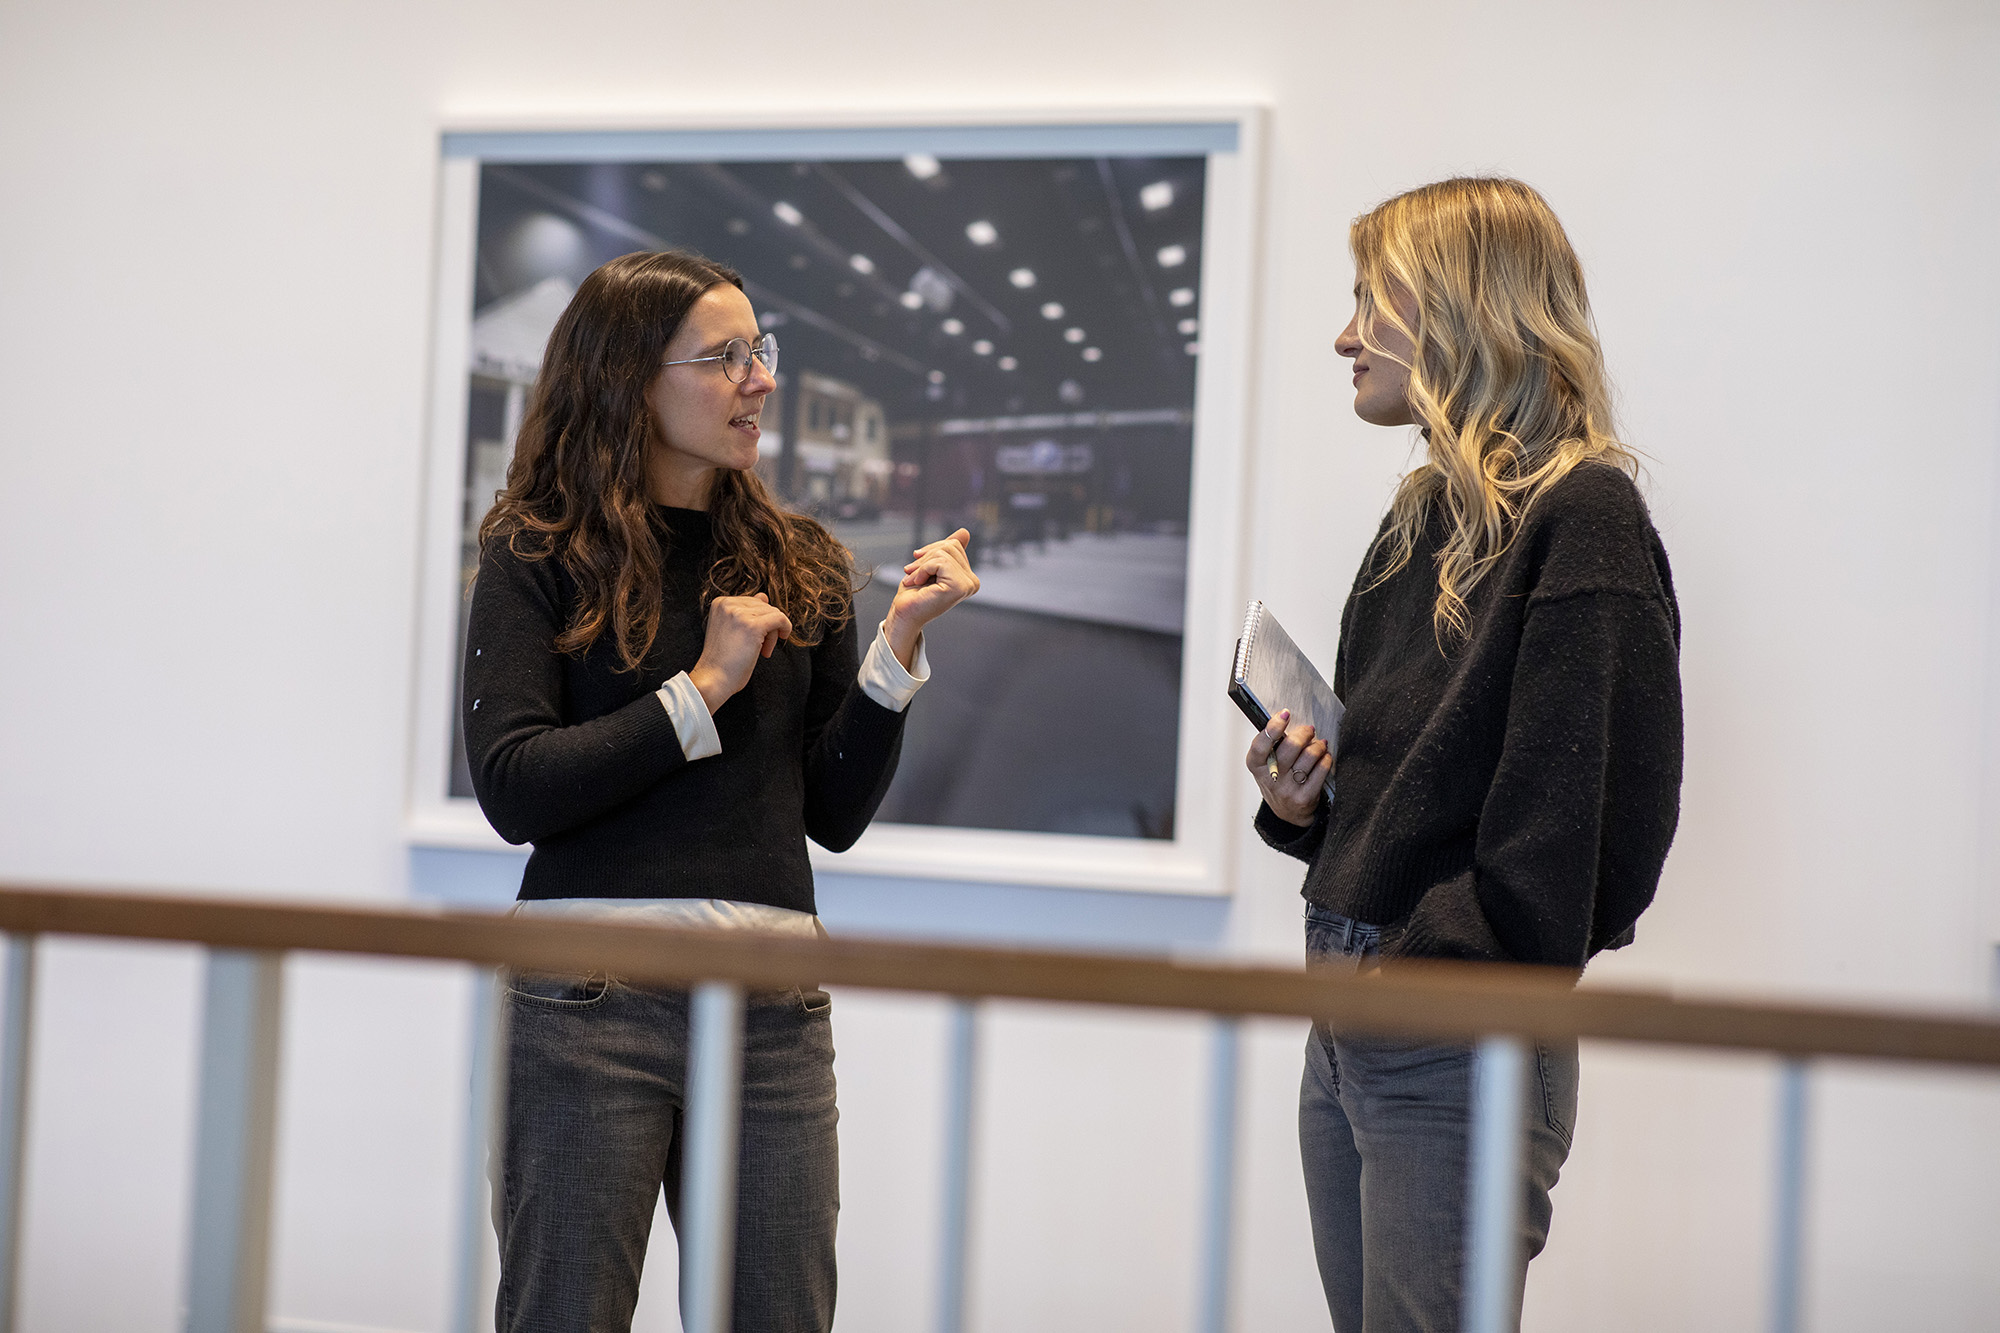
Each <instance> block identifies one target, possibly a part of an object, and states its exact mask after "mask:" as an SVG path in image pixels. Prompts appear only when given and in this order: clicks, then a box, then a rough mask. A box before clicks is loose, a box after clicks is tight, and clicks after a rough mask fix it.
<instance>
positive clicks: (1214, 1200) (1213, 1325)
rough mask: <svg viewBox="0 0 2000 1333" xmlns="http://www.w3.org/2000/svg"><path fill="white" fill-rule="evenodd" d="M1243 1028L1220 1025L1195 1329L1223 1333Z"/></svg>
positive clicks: (1236, 1022) (1235, 1023) (1213, 1063)
mask: <svg viewBox="0 0 2000 1333" xmlns="http://www.w3.org/2000/svg"><path fill="white" fill-rule="evenodd" d="M1242 1030H1243V1023H1242V1020H1241V1019H1237V1018H1223V1017H1220V1016H1218V1017H1217V1018H1216V1019H1215V1035H1214V1047H1213V1050H1212V1053H1211V1055H1210V1057H1209V1059H1210V1063H1209V1075H1208V1079H1209V1082H1208V1180H1207V1182H1206V1184H1207V1198H1206V1200H1205V1203H1204V1207H1203V1209H1202V1245H1201V1287H1200V1290H1199V1292H1198V1293H1197V1297H1196V1305H1195V1312H1196V1313H1195V1319H1196V1323H1195V1327H1196V1328H1197V1329H1199V1330H1200V1331H1201V1333H1223V1330H1225V1329H1226V1328H1227V1327H1228V1326H1229V1262H1230V1256H1231V1253H1232V1251H1233V1249H1234V1247H1233V1245H1232V1243H1231V1242H1232V1240H1233V1238H1234V1235H1235V1203H1236V1115H1237V1084H1238V1082H1239V1078H1240V1074H1241V1072H1242V1063H1243V1056H1242Z"/></svg>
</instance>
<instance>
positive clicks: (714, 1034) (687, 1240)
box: [681, 981, 743, 1333]
mask: <svg viewBox="0 0 2000 1333" xmlns="http://www.w3.org/2000/svg"><path fill="white" fill-rule="evenodd" d="M742 1096H743V988H742V987H741V986H738V985H735V984H734V983H732V982H726V981H705V982H703V983H702V984H701V985H699V986H696V987H695V988H694V998H693V1001H692V1003H691V1005H690V1006H689V1011H688V1087H687V1131H686V1132H687V1152H686V1155H685V1157H684V1159H683V1160H684V1162H685V1165H684V1167H683V1169H682V1180H681V1221H682V1225H683V1226H685V1227H686V1228H687V1230H686V1232H685V1234H684V1236H683V1237H682V1241H681V1255H682V1260H683V1265H682V1270H681V1271H682V1277H681V1323H682V1326H683V1327H684V1328H685V1329H686V1330H687V1333H728V1329H729V1306H730V1300H731V1298H732V1297H733V1296H734V1295H735V1280H736V1144H737V1134H738V1131H739V1129H740V1128H741V1119H742Z"/></svg>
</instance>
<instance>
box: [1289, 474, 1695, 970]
mask: <svg viewBox="0 0 2000 1333" xmlns="http://www.w3.org/2000/svg"><path fill="white" fill-rule="evenodd" d="M1442 531H1443V527H1442V523H1441V521H1440V520H1439V518H1438V516H1437V514H1436V513H1435V512H1434V513H1433V515H1432V518H1431V522H1430V524H1429V526H1428V528H1427V530H1426V531H1425V533H1424V535H1423V538H1422V540H1421V541H1420V542H1419V543H1418V545H1417V548H1416V551H1415V553H1414V554H1413V555H1412V556H1411V558H1410V561H1409V563H1408V564H1407V565H1405V566H1404V567H1403V568H1402V569H1401V570H1399V571H1397V572H1396V573H1395V574H1394V575H1392V576H1391V577H1390V578H1389V579H1388V581H1387V582H1385V583H1383V584H1381V585H1380V586H1379V587H1371V586H1370V585H1371V584H1372V583H1373V582H1374V578H1375V572H1376V570H1377V569H1379V568H1380V565H1379V564H1378V563H1377V562H1379V561H1381V560H1383V559H1384V557H1383V556H1382V555H1381V554H1380V549H1379V547H1378V548H1377V549H1376V552H1375V553H1374V554H1371V557H1370V559H1369V560H1367V561H1364V562H1363V565H1362V570H1361V573H1360V575H1359V576H1358V577H1357V578H1356V580H1355V584H1354V590H1353V591H1352V592H1351V593H1350V594H1349V596H1348V599H1347V607H1346V610H1345V611H1344V612H1343V614H1342V616H1341V627H1340V653H1339V658H1338V660H1337V663H1336V665H1335V668H1334V689H1335V691H1336V692H1337V693H1338V694H1339V695H1340V696H1341V699H1342V700H1343V702H1345V704H1346V705H1347V715H1346V717H1345V718H1344V719H1343V721H1342V723H1341V728H1340V739H1339V750H1338V753H1337V755H1336V757H1335V760H1334V774H1333V776H1334V796H1333V799H1332V801H1331V802H1330V803H1329V802H1325V801H1322V802H1321V804H1320V811H1319V816H1318V819H1317V821H1316V822H1315V823H1314V824H1313V825H1312V827H1311V828H1309V829H1301V828H1299V827H1297V826H1296V825H1293V824H1288V823H1286V822H1285V821H1283V820H1281V819H1279V818H1277V816H1276V815H1274V814H1273V813H1272V812H1271V809H1270V807H1269V806H1265V807H1263V808H1262V809H1260V810H1259V811H1258V813H1257V829H1258V831H1259V833H1261V834H1262V835H1263V837H1264V840H1265V841H1266V842H1268V843H1270V845H1271V846H1273V847H1275V848H1277V849H1278V850H1280V851H1283V852H1288V853H1290V854H1291V855H1293V856H1296V857H1299V858H1300V859H1301V860H1304V861H1307V862H1308V863H1309V864H1310V868H1309V869H1308V870H1307V871H1306V878H1305V885H1304V889H1303V892H1304V894H1305V897H1306V899H1307V901H1308V902H1311V903H1313V904H1316V905H1318V906H1321V907H1325V908H1328V909H1330V910H1332V911H1335V912H1338V913H1340V914H1341V915H1343V916H1347V917H1351V918H1353V919H1354V920H1357V921H1363V922H1368V923H1370V924H1373V925H1379V926H1382V927H1384V932H1383V948H1382V951H1383V953H1384V955H1386V956H1405V957H1424V958H1470V959H1493V960H1508V961H1514V962H1523V963H1547V964H1554V965H1558V966H1563V967H1572V968H1581V967H1582V966H1583V964H1584V962H1585V961H1586V960H1587V959H1588V958H1589V957H1590V956H1591V955H1592V954H1595V953H1596V952H1598V951H1599V950H1600V949H1604V948H1609V947H1616V946H1618V945H1620V944H1623V943H1625V942H1627V941H1628V940H1629V939H1630V937H1631V929H1632V925H1633V923H1634V922H1635V921H1637V920H1638V918H1639V913H1640V912H1642V911H1644V910H1645V908H1646V905H1647V904H1648V903H1650V902H1651V901H1652V898H1653V891H1654V889H1655V887H1656V886H1657V885H1658V883H1659V878H1660V867H1661V864H1662V862H1663V861H1664V860H1665V859H1666V854H1667V846H1668V844H1669V843H1671V842H1672V841H1673V835H1674V826H1675V824H1676V823H1677V822H1678V821H1679V817H1680V780H1681V692H1680V669H1679V643H1680V611H1679V607H1678V605H1677V604H1676V602H1675V600H1674V585H1673V577H1672V574H1671V573H1670V572H1669V570H1668V568H1667V554H1666V551H1665V550H1664V548H1662V546H1661V545H1660V538H1659V534H1658V533H1657V532H1655V531H1654V530H1653V525H1652V523H1651V521H1650V520H1649V519H1648V518H1647V515H1646V508H1645V504H1644V502H1643V501H1641V500H1640V498H1639V493H1638V491H1637V489H1636V488H1635V487H1634V486H1633V485H1632V483H1631V481H1630V480H1629V479H1628V478H1627V477H1626V476H1625V475H1624V474H1623V473H1622V472H1619V471H1617V470H1616V469H1614V468H1611V467H1608V466H1605V465H1602V464H1586V465H1584V466H1581V467H1579V468H1577V469H1576V470H1575V471H1574V472H1572V473H1570V474H1569V475H1568V476H1567V477H1565V478H1563V479H1562V480H1561V481H1559V482H1557V483H1556V484H1555V485H1554V486H1553V487H1551V488H1550V489H1549V490H1548V491H1546V492H1544V493H1543V495H1542V496H1541V497H1540V498H1539V499H1538V500H1536V502H1535V503H1534V504H1533V505H1532V506H1531V508H1530V509H1529V512H1528V516H1527V518H1526V520H1525V522H1524V523H1523V525H1522V528H1521V530H1520V532H1519V534H1518V535H1517V536H1516V537H1515V539H1514V541H1513V544H1512V545H1511V546H1510V547H1509V548H1508V550H1507V552H1506V553H1505V554H1504V555H1503V556H1502V557H1501V558H1500V560H1499V562H1498V563H1497V564H1496V565H1494V567H1493V568H1492V569H1491V570H1489V571H1488V573H1487V575H1486V577H1485V578H1484V579H1483V580H1481V582H1480V583H1479V585H1478V587H1477V588H1476V589H1475V590H1474V591H1473V592H1472V594H1471V596H1470V598H1469V603H1470V605H1469V607H1468V615H1469V621H1470V634H1469V635H1467V636H1466V637H1463V638H1457V637H1452V636H1450V635H1449V634H1448V635H1447V636H1446V639H1445V645H1446V646H1445V647H1444V648H1443V649H1440V648H1439V646H1438V640H1437V637H1436V636H1435V635H1434V633H1433V630H1432V623H1431V610H1432V606H1433V603H1434V602H1435V600H1436V597H1437V568H1436V554H1437V549H1438V541H1439V538H1440V536H1441V534H1442Z"/></svg>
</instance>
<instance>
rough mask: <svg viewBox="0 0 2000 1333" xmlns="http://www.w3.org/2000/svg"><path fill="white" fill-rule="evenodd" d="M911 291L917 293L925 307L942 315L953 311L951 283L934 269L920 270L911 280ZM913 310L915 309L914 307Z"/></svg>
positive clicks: (925, 268)
mask: <svg viewBox="0 0 2000 1333" xmlns="http://www.w3.org/2000/svg"><path fill="white" fill-rule="evenodd" d="M910 290H911V291H913V292H915V293H916V294H917V296H918V297H919V298H921V299H922V301H923V303H924V304H925V305H927V306H929V307H930V308H931V309H933V310H935V311H937V312H938V313H939V314H940V315H942V314H944V313H945V312H946V311H947V310H950V309H951V301H952V296H953V295H954V293H953V292H952V290H951V283H950V282H949V281H948V280H947V279H946V278H945V276H944V275H943V274H942V273H939V272H938V271H937V270H936V269H934V268H931V267H929V266H925V267H923V268H920V269H918V270H917V271H916V273H915V274H914V275H912V277H911V278H910ZM911 308H912V309H915V307H914V306H912V307H911Z"/></svg>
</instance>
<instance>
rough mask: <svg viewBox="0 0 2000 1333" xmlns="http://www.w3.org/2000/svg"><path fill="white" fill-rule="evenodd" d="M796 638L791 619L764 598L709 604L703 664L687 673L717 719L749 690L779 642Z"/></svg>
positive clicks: (722, 599) (756, 596) (753, 596)
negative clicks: (760, 662) (759, 666)
mask: <svg viewBox="0 0 2000 1333" xmlns="http://www.w3.org/2000/svg"><path fill="white" fill-rule="evenodd" d="M791 633H792V622H791V620H790V618H789V617H787V616H786V615H785V613H784V612H783V611H780V610H779V609H778V608H777V607H775V606H772V605H771V599H770V598H769V597H766V596H765V595H764V594H763V593H761V592H757V593H752V594H750V595H749V596H748V597H718V598H716V599H715V600H714V601H712V602H710V603H709V604H708V634H707V637H706V638H704V639H703V640H702V644H701V660H700V661H698V662H696V663H695V664H694V669H693V670H691V671H689V672H688V679H689V680H691V681H693V682H694V687H695V688H696V689H697V690H700V691H701V699H702V702H703V703H705V704H707V705H708V711H709V712H710V713H711V714H713V713H714V712H715V710H716V709H718V708H720V707H722V705H723V704H725V703H727V702H728V701H729V699H730V698H731V697H732V696H733V695H734V694H735V693H736V692H737V691H738V690H740V689H742V688H743V687H744V686H745V685H748V684H749V683H750V672H751V671H752V670H753V669H754V668H755V667H756V665H757V662H758V660H759V659H760V658H765V657H769V656H770V655H771V653H772V651H773V650H774V649H776V648H777V646H778V642H779V640H781V639H787V638H790V637H791Z"/></svg>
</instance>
